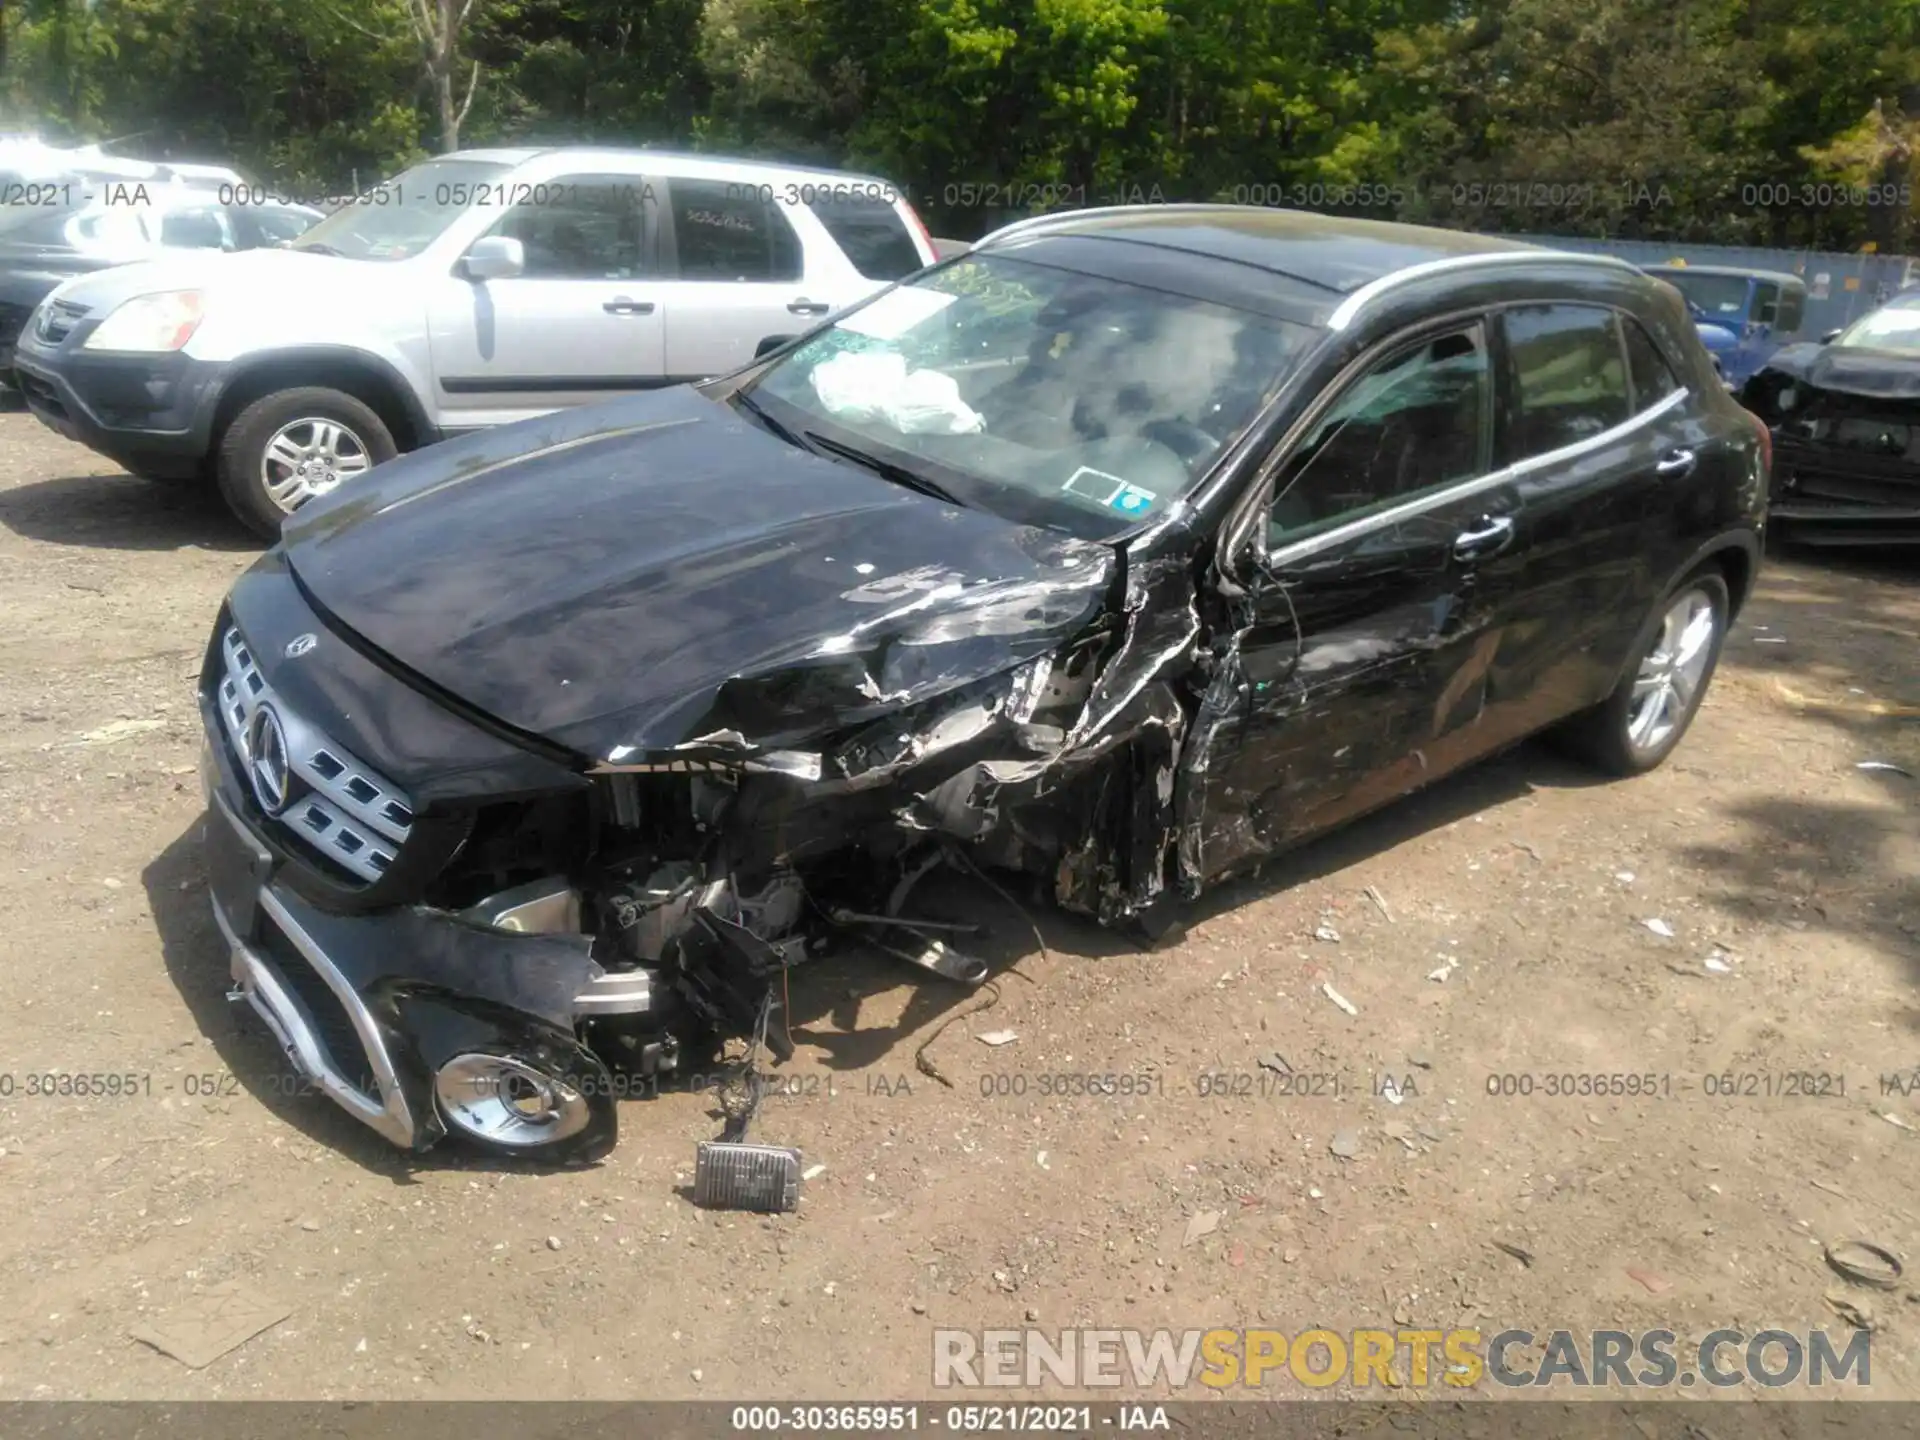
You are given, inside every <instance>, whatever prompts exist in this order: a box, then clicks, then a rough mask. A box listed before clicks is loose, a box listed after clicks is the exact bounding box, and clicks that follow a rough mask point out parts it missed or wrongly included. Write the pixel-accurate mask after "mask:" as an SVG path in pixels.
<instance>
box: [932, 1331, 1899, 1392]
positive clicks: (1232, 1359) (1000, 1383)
mask: <svg viewBox="0 0 1920 1440" xmlns="http://www.w3.org/2000/svg"><path fill="white" fill-rule="evenodd" d="M1489 1380H1490V1381H1492V1382H1493V1383H1494V1384H1496V1385H1502V1386H1507V1387H1511V1388H1521V1387H1536V1388H1544V1387H1554V1386H1559V1387H1572V1388H1616V1387H1617V1388H1622V1389H1642V1388H1653V1389H1664V1388H1668V1387H1674V1386H1678V1387H1683V1388H1684V1387H1691V1386H1698V1385H1707V1386H1711V1387H1713V1388H1715V1389H1725V1388H1728V1387H1730V1386H1735V1385H1742V1384H1749V1383H1750V1384H1755V1385H1760V1386H1763V1387H1765V1388H1768V1389H1776V1390H1777V1389H1781V1388H1784V1387H1787V1386H1793V1385H1803V1386H1828V1385H1838V1384H1842V1383H1846V1384H1851V1385H1854V1386H1858V1387H1865V1386H1868V1385H1870V1384H1872V1383H1873V1339H1872V1335H1871V1333H1870V1332H1868V1331H1866V1330H1854V1331H1851V1332H1850V1333H1848V1334H1847V1336H1846V1337H1845V1339H1844V1342H1836V1341H1835V1339H1834V1337H1832V1336H1830V1335H1828V1334H1827V1333H1826V1332H1825V1331H1822V1330H1812V1331H1808V1332H1806V1333H1804V1334H1801V1333H1797V1332H1794V1331H1790V1330H1762V1331H1759V1332H1757V1333H1756V1334H1753V1335H1748V1334H1747V1333H1746V1332H1744V1331H1740V1330H1714V1331H1712V1332H1710V1333H1709V1334H1707V1335H1705V1336H1703V1337H1702V1338H1701V1339H1700V1340H1699V1341H1698V1342H1693V1341H1686V1340H1682V1339H1680V1338H1679V1336H1678V1335H1676V1334H1675V1333H1674V1332H1673V1331H1671V1330H1639V1331H1635V1330H1591V1331H1584V1332H1583V1331H1573V1330H1555V1331H1552V1332H1550V1333H1548V1334H1546V1335H1544V1336H1541V1335H1538V1334H1536V1333H1535V1332H1534V1331H1531V1330H1501V1331H1497V1332H1495V1333H1494V1334H1493V1335H1491V1336H1488V1335H1487V1334H1486V1333H1485V1332H1484V1331H1480V1330H1410V1329H1395V1330H1364V1329H1363V1330H1349V1331H1345V1332H1340V1331H1334V1330H1321V1329H1314V1330H1302V1331H1299V1332H1293V1333H1290V1332H1288V1331H1285V1330H1266V1329H1261V1330H1073V1329H1068V1330H1059V1331H1053V1332H1048V1331H1043V1330H981V1331H972V1330H944V1329H942V1330H935V1331H934V1332H933V1383H934V1387H935V1388H936V1389H942V1390H945V1389H954V1388H959V1389H990V1388H998V1387H1006V1388H1025V1389H1028V1390H1037V1389H1042V1388H1044V1387H1046V1386H1049V1385H1055V1386H1060V1387H1063V1388H1066V1389H1071V1390H1077V1389H1082V1388H1094V1389H1099V1388H1117V1387H1127V1388H1130V1389H1133V1390H1153V1389H1156V1388H1157V1387H1160V1386H1166V1387H1169V1388H1171V1389H1174V1390H1181V1389H1186V1388H1188V1387H1190V1386H1192V1385H1196V1384H1198V1385H1204V1386H1207V1387H1209V1388H1211V1389H1216V1390H1223V1389H1229V1388H1233V1387H1249V1388H1261V1387H1275V1388H1279V1387H1286V1386H1293V1385H1300V1386H1306V1387H1307V1388H1309V1389H1323V1388H1325V1387H1327V1386H1330V1385H1339V1384H1341V1383H1343V1382H1344V1383H1346V1384H1349V1385H1352V1386H1353V1387H1355V1388H1357V1389H1366V1388H1370V1387H1374V1386H1381V1387H1391V1388H1396V1389H1398V1388H1402V1387H1406V1386H1412V1387H1414V1388H1420V1387H1423V1386H1428V1385H1448V1386H1453V1387H1456V1388H1462V1389H1464V1388H1468V1387H1471V1386H1475V1385H1479V1384H1481V1383H1482V1382H1484V1381H1489Z"/></svg>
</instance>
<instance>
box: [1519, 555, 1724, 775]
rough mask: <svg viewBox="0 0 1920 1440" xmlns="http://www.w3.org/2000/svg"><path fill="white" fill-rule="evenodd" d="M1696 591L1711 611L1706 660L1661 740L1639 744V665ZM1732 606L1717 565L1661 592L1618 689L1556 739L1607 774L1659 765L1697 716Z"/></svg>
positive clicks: (1566, 723) (1565, 724)
mask: <svg viewBox="0 0 1920 1440" xmlns="http://www.w3.org/2000/svg"><path fill="white" fill-rule="evenodd" d="M1694 594H1698V595H1700V596H1702V597H1704V598H1705V599H1706V600H1707V601H1708V603H1709V604H1710V605H1711V606H1712V611H1713V634H1712V637H1711V638H1710V639H1709V640H1708V642H1707V647H1706V663H1705V665H1704V667H1703V668H1702V669H1701V670H1700V676H1699V680H1698V681H1697V682H1696V683H1695V684H1694V685H1693V688H1692V690H1691V692H1690V693H1689V694H1688V696H1687V698H1686V700H1685V703H1684V706H1683V707H1682V708H1681V709H1680V710H1679V711H1678V713H1677V714H1676V715H1675V716H1674V717H1673V719H1672V720H1671V722H1670V728H1668V729H1666V730H1665V731H1664V732H1662V733H1659V735H1658V738H1657V739H1653V738H1652V737H1651V736H1650V737H1649V741H1648V742H1647V743H1636V741H1635V739H1634V737H1633V734H1632V732H1631V728H1630V727H1631V725H1632V721H1633V719H1634V715H1635V711H1636V706H1635V695H1634V689H1635V686H1636V683H1637V682H1639V681H1640V679H1641V668H1642V666H1644V665H1645V664H1647V662H1648V661H1649V659H1650V658H1652V657H1653V655H1654V652H1655V651H1656V650H1657V649H1658V648H1659V646H1660V641H1661V638H1662V632H1663V629H1664V627H1665V622H1666V619H1667V616H1668V615H1669V614H1670V613H1671V612H1672V611H1673V610H1674V609H1675V608H1676V607H1677V606H1678V605H1679V604H1680V603H1681V602H1682V601H1683V600H1685V599H1687V598H1688V597H1689V596H1692V595H1694ZM1732 608H1733V607H1732V604H1731V601H1730V599H1729V597H1728V594H1727V582H1726V578H1725V577H1724V576H1723V575H1722V574H1721V573H1720V571H1719V570H1718V569H1717V568H1715V567H1713V566H1707V567H1705V568H1704V569H1700V570H1696V571H1694V572H1693V574H1691V575H1689V576H1688V577H1687V578H1686V579H1684V580H1682V581H1681V582H1680V583H1679V584H1678V585H1676V586H1674V587H1673V589H1672V590H1670V591H1669V592H1668V593H1667V594H1666V595H1664V596H1662V597H1661V600H1660V603H1659V604H1658V605H1656V606H1655V607H1654V610H1653V613H1652V614H1651V615H1649V616H1648V617H1647V621H1646V623H1645V624H1644V625H1643V626H1641V628H1640V634H1639V635H1638V637H1636V639H1635V640H1634V646H1633V654H1632V658H1631V659H1629V660H1628V662H1627V668H1626V671H1625V673H1624V674H1622V675H1621V677H1620V683H1619V685H1618V686H1616V687H1615V689H1614V692H1613V693H1612V694H1611V695H1609V696H1608V697H1607V698H1606V699H1605V700H1602V701H1601V702H1600V703H1599V704H1598V705H1595V706H1594V707H1593V708H1592V709H1590V710H1583V711H1581V712H1580V713H1579V714H1578V715H1575V716H1573V717H1572V718H1571V719H1569V720H1566V721H1563V722H1562V723H1561V725H1560V726H1559V727H1558V729H1557V730H1556V731H1555V733H1554V737H1553V738H1554V739H1555V740H1556V741H1557V742H1558V744H1559V745H1560V748H1561V749H1563V750H1565V751H1566V752H1567V753H1568V754H1570V755H1573V756H1574V757H1575V758H1577V759H1580V760H1583V761H1585V762H1586V763H1587V764H1589V765H1592V766H1594V767H1595V768H1596V769H1599V770H1603V771H1605V772H1606V773H1607V774H1609V775H1619V776H1629V775H1644V774H1646V773H1647V771H1649V770H1652V769H1654V768H1656V767H1657V766H1658V765H1659V764H1660V763H1661V762H1662V761H1664V760H1665V759H1666V758H1667V756H1669V755H1671V754H1672V753H1673V751H1674V747H1675V746H1677V745H1678V744H1679V743H1680V741H1681V739H1682V738H1683V737H1684V736H1685V735H1686V733H1687V729H1688V727H1689V726H1691V725H1692V724H1693V717H1694V716H1695V715H1697V714H1699V713H1700V701H1701V699H1702V698H1703V697H1704V696H1705V695H1706V693H1707V686H1708V685H1710V684H1711V683H1712V681H1713V672H1714V670H1715V668H1716V667H1717V666H1718V665H1719V663H1720V649H1721V647H1722V646H1723V645H1724V644H1725V643H1726V639H1727V621H1728V618H1729V616H1730V615H1731V613H1732Z"/></svg>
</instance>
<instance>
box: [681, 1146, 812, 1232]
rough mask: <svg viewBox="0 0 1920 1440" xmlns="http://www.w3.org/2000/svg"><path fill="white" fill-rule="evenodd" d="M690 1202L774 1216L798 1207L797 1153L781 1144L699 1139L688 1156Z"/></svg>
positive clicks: (711, 1207)
mask: <svg viewBox="0 0 1920 1440" xmlns="http://www.w3.org/2000/svg"><path fill="white" fill-rule="evenodd" d="M693 1203H694V1204H696V1205H699V1206H701V1207H702V1208H703V1209H707V1210H757V1211H759V1212H761V1213H763V1214H768V1215H778V1214H782V1213H784V1212H786V1211H789V1210H797V1209H799V1208H800V1152H799V1151H798V1150H792V1149H788V1148H787V1147H785V1146H781V1145H751V1144H745V1143H740V1142H735V1141H728V1140H702V1141H701V1142H700V1148H699V1150H698V1152H697V1153H696V1155H695V1157H694V1166H693Z"/></svg>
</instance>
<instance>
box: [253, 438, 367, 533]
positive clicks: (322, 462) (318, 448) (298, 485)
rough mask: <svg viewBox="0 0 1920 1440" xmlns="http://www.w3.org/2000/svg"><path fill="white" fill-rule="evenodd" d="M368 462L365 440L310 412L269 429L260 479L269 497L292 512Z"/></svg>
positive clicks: (363, 468) (357, 472)
mask: <svg viewBox="0 0 1920 1440" xmlns="http://www.w3.org/2000/svg"><path fill="white" fill-rule="evenodd" d="M372 468H373V457H372V456H371V455H369V454H368V453H367V445H366V442H365V441H364V440H362V439H361V438H360V437H359V436H358V435H356V434H354V432H353V431H352V430H350V429H348V428H347V427H346V426H345V425H342V424H341V423H340V422H339V421H338V420H329V419H326V418H325V417H323V416H318V415H309V416H304V417H302V418H301V419H298V420H289V421H288V422H287V423H286V424H285V425H282V426H281V427H280V428H279V429H278V430H276V431H274V432H273V438H272V439H271V440H269V441H267V447H266V450H265V451H264V452H263V453H262V455H261V457H260V483H261V484H262V485H263V486H264V487H265V488H266V492H267V498H268V499H269V500H271V501H273V503H274V504H275V505H277V506H279V507H280V509H281V510H283V511H285V512H286V513H288V514H292V513H293V512H294V511H295V510H297V509H299V508H300V507H301V506H302V505H304V504H306V503H307V501H309V500H311V499H313V497H314V496H316V495H324V494H326V493H327V492H328V491H329V490H332V489H335V488H336V487H338V486H339V485H340V484H341V483H342V482H344V481H347V480H351V479H353V478H354V477H355V476H358V475H364V474H365V473H366V472H367V471H369V470H371V469H372Z"/></svg>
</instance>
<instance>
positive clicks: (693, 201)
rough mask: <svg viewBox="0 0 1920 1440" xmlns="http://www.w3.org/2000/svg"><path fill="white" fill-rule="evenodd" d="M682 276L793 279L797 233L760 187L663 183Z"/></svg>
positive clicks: (797, 266)
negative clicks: (670, 210)
mask: <svg viewBox="0 0 1920 1440" xmlns="http://www.w3.org/2000/svg"><path fill="white" fill-rule="evenodd" d="M668 190H669V196H670V201H669V203H670V205H671V208H672V211H673V234H674V243H675V246H676V248H677V250H678V253H679V264H680V278H681V279H682V280H731V281H740V280H762V281H772V280H798V279H799V278H800V274H801V256H800V237H799V236H798V235H796V234H794V231H793V226H792V225H791V224H789V223H788V221H787V217H786V216H785V215H783V214H781V213H780V206H779V205H778V204H777V203H776V202H775V201H774V200H773V198H772V197H771V195H769V194H768V193H767V191H766V189H765V188H764V187H762V186H758V185H751V184H738V183H732V182H722V181H719V180H674V181H670V182H669V183H668Z"/></svg>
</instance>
